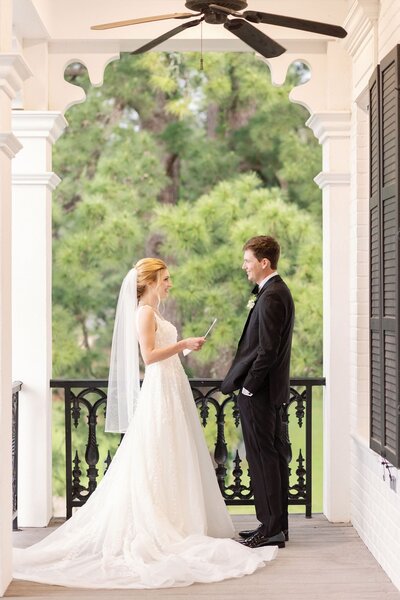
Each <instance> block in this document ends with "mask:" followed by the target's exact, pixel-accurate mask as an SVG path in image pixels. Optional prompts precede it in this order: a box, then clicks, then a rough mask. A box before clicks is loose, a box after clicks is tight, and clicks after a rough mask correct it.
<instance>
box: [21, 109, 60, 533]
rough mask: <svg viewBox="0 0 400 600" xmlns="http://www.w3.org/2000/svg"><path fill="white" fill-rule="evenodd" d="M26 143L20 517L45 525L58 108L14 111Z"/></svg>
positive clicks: (47, 516)
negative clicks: (53, 167)
mask: <svg viewBox="0 0 400 600" xmlns="http://www.w3.org/2000/svg"><path fill="white" fill-rule="evenodd" d="M12 126H13V131H14V133H15V135H16V136H17V138H18V139H19V141H20V142H21V144H22V146H23V149H22V150H21V152H20V153H19V155H18V157H17V158H16V159H15V161H14V163H13V175H12V183H13V200H12V232H13V241H12V251H13V266H12V305H13V354H12V357H13V362H12V368H13V377H14V378H17V379H19V380H21V381H22V382H23V384H24V386H23V390H22V392H21V393H20V409H19V410H20V418H19V428H20V429H19V455H18V458H19V473H18V486H19V489H18V522H19V524H20V525H21V526H25V527H26V526H29V527H44V526H46V525H47V524H48V522H49V520H50V518H51V515H52V487H51V479H52V469H51V395H50V387H49V381H50V378H51V361H52V356H51V243H52V228H51V199H52V190H53V189H54V188H55V186H56V185H57V184H58V182H59V178H58V177H57V175H55V174H54V173H52V171H51V152H52V144H53V143H54V142H55V141H56V140H57V139H58V137H59V136H60V135H61V133H62V132H63V130H64V128H65V126H66V121H65V119H64V117H63V116H62V115H61V113H59V112H47V111H46V112H45V111H34V112H31V111H21V112H19V111H14V113H13V117H12Z"/></svg>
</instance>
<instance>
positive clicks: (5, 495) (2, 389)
mask: <svg viewBox="0 0 400 600" xmlns="http://www.w3.org/2000/svg"><path fill="white" fill-rule="evenodd" d="M8 8H9V7H8V6H7V2H2V3H1V7H0V23H1V25H0V34H1V35H0V40H1V44H0V331H1V335H0V456H1V464H0V506H1V510H0V595H2V594H3V593H4V591H5V590H6V588H7V586H8V584H9V582H10V580H11V526H12V524H11V517H12V491H11V483H12V475H11V159H12V158H13V157H14V156H15V154H16V153H17V152H18V151H19V149H20V148H21V145H20V143H19V142H18V140H17V139H16V137H15V136H14V135H13V133H12V131H11V101H12V98H14V97H15V95H16V93H17V92H18V91H19V90H20V88H21V86H22V83H23V81H24V79H26V78H27V77H28V76H29V70H28V68H27V67H26V65H25V63H24V61H23V60H22V58H21V57H20V56H19V55H16V54H6V53H3V52H4V50H5V49H6V46H5V39H4V37H3V38H2V36H6V37H7V35H8V33H9V32H8V33H7V28H6V21H5V17H6V16H7V14H8V12H7V9H8ZM9 26H10V28H11V18H10V22H9Z"/></svg>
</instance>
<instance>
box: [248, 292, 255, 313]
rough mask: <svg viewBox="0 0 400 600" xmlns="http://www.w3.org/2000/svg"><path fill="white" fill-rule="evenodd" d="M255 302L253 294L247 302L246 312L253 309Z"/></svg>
mask: <svg viewBox="0 0 400 600" xmlns="http://www.w3.org/2000/svg"><path fill="white" fill-rule="evenodd" d="M256 301H257V296H256V295H255V294H253V295H252V296H251V297H250V300H249V301H248V303H247V304H246V308H247V310H251V309H252V308H253V307H254V305H255V303H256Z"/></svg>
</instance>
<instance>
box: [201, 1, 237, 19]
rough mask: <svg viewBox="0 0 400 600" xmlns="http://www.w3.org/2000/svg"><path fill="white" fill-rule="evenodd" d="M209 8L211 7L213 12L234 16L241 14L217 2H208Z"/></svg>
mask: <svg viewBox="0 0 400 600" xmlns="http://www.w3.org/2000/svg"><path fill="white" fill-rule="evenodd" d="M209 8H212V9H213V10H214V11H215V12H218V13H223V14H224V15H232V16H234V17H241V16H242V14H241V13H238V12H236V10H231V9H230V8H226V7H225V6H219V4H210V6H209Z"/></svg>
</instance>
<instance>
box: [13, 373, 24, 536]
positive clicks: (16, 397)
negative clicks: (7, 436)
mask: <svg viewBox="0 0 400 600" xmlns="http://www.w3.org/2000/svg"><path fill="white" fill-rule="evenodd" d="M21 389H22V382H21V381H14V382H13V384H12V437H11V440H12V441H11V443H12V499H13V513H12V521H13V529H14V531H16V530H18V403H19V392H20V391H21Z"/></svg>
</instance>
